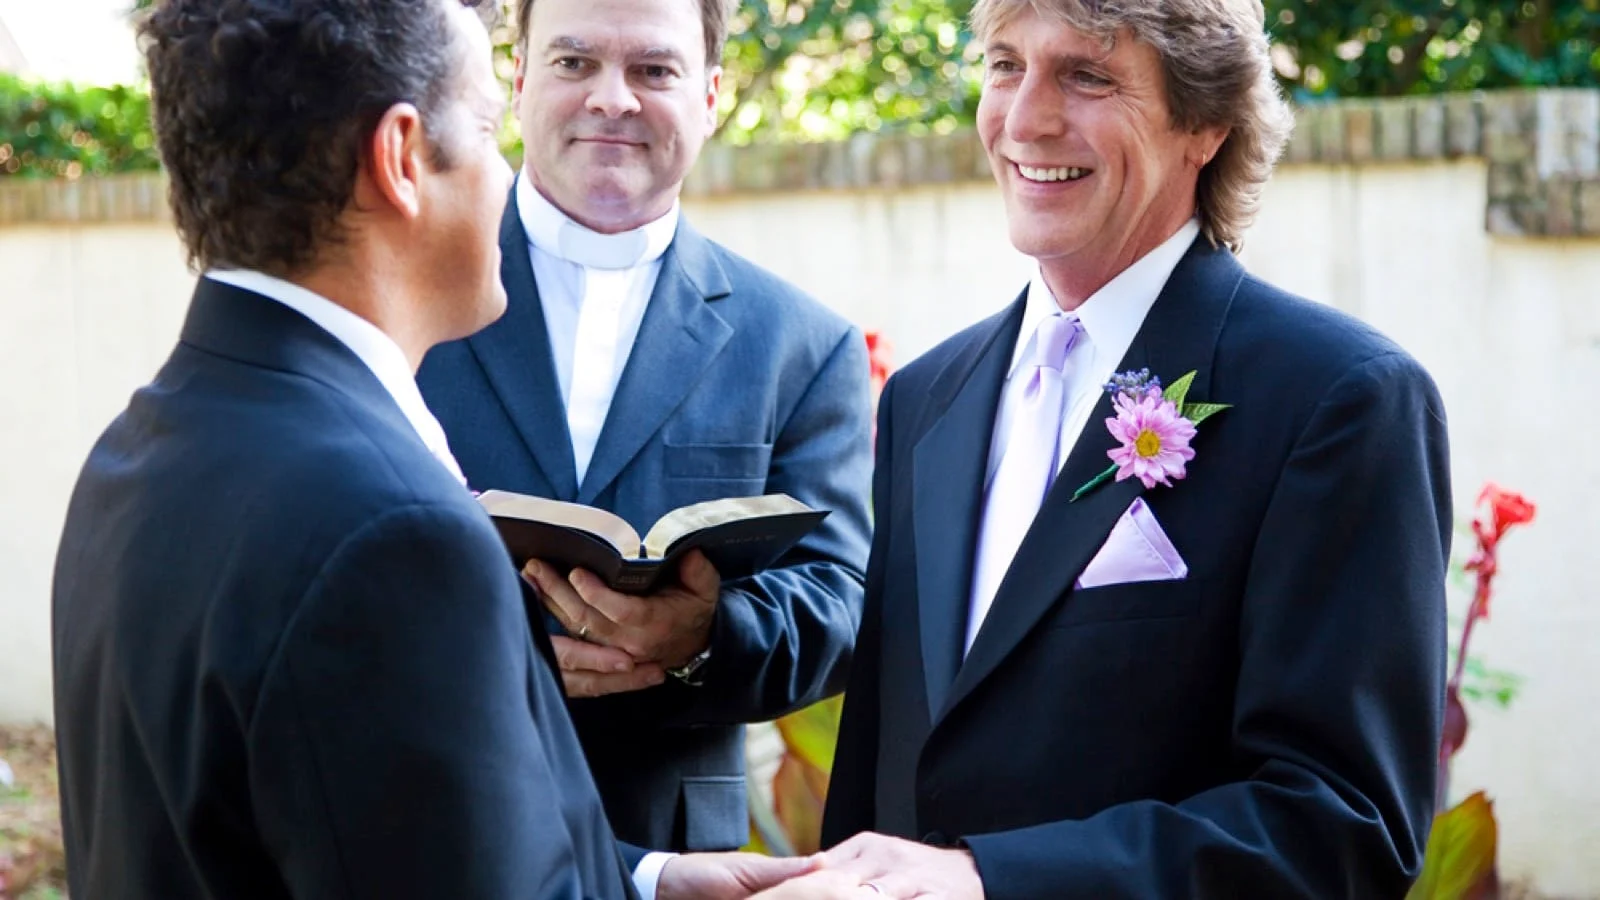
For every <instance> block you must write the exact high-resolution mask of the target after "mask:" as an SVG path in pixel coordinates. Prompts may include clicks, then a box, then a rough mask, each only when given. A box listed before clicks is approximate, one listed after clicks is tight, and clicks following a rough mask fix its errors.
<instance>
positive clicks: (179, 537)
mask: <svg viewBox="0 0 1600 900" xmlns="http://www.w3.org/2000/svg"><path fill="white" fill-rule="evenodd" d="M140 30H141V33H142V36H143V38H144V39H145V41H146V42H147V55H148V62H149V69H150V75H151V81H152V86H153V88H154V94H153V102H154V112H155V125H156V131H157V134H158V137H159V141H160V149H161V153H162V157H163V160H164V162H165V163H166V165H167V168H168V171H169V172H170V174H171V177H172V192H171V198H172V202H173V208H174V212H175V216H176V220H177V224H178V228H179V231H180V232H181V233H182V236H183V238H184V240H185V242H186V243H187V246H188V251H189V255H190V258H191V261H192V263H193V264H194V265H195V266H196V267H197V268H199V269H201V270H202V271H204V272H205V277H203V278H202V279H201V280H200V282H199V285H198V286H197V288H196V290H195V293H194V298H193V300H192V302H191V305H190V309H189V314H188V317H187V320H186V322H185V323H184V326H183V332H182V336H181V338H180V340H179V343H178V346H177V348H176V349H175V350H174V351H173V353H172V356H171V358H170V359H169V360H168V361H167V363H166V364H165V366H163V368H162V369H161V371H160V373H159V374H158V375H157V376H156V379H155V381H154V382H153V383H152V384H150V385H149V386H147V387H145V388H143V389H142V390H140V391H139V392H138V393H137V394H136V395H135V396H134V397H133V399H132V401H131V402H130V404H129V406H128V408H127V410H126V411H125V412H124V413H123V414H122V415H121V416H119V417H118V418H117V420H116V421H115V422H113V423H112V424H111V426H110V427H109V428H107V430H106V431H105V433H104V434H103V435H102V437H101V439H100V440H99V442H98V443H97V444H96V445H95V447H94V449H93V451H92V452H91V454H90V456H89V458H88V461H87V463H86V464H85V466H84V469H83V472H82V474H81V476H80V479H79V482H78V486H77V489H76V491H75V492H74V495H73V499H72V503H71V507H70V509H69V511H68V514H67V521H66V526H65V531H64V533H63V536H62V540H61V546H60V551H59V556H58V560H57V567H56V575H55V588H54V662H55V679H56V680H55V690H56V706H55V709H56V728H57V737H58V749H59V753H60V770H61V771H60V775H61V781H60V784H61V805H62V817H63V825H64V828H65V838H66V851H67V867H68V875H69V881H70V883H71V890H72V895H73V896H75V897H86V898H87V897H92V898H97V900H98V898H120V897H128V898H152V900H154V898H159V900H178V898H186V897H194V898H201V897H228V898H251V897H261V898H280V897H296V898H311V897H318V898H320V897H374V898H377V897H381V898H403V897H428V898H436V897H449V898H485V900H487V898H494V900H503V898H509V897H537V898H541V900H546V898H568V900H578V898H580V897H581V898H624V897H634V896H636V894H635V891H634V886H633V885H632V884H631V883H630V877H629V872H628V870H627V869H626V868H625V865H624V861H623V856H622V854H619V848H618V845H617V844H616V842H615V840H614V838H613V836H612V833H611V831H610V829H609V827H608V825H607V822H606V818H605V814H604V810H603V807H602V804H601V801H600V798H599V796H598V794H597V793H596V791H595V788H594V785H593V782H592V781H591V779H590V777H589V775H588V772H587V771H586V769H585V767H584V763H583V758H582V753H581V750H580V748H579V745H578V741H577V738H576V735H575V734H574V733H573V730H572V726H571V723H570V721H569V719H568V718H567V714H566V711H565V709H564V704H565V699H564V697H563V696H562V694H561V692H560V689H559V688H558V687H557V684H556V681H555V678H554V675H553V674H552V671H553V670H552V668H551V665H552V663H551V662H550V661H549V659H548V655H549V652H550V651H549V645H548V641H547V640H546V639H545V637H544V635H543V634H542V633H533V634H532V635H531V636H530V630H529V628H528V624H527V619H526V614H525V612H524V605H523V599H522V592H521V589H520V582H519V580H518V578H517V574H516V571H515V569H514V567H513V566H512V565H511V564H510V561H509V558H508V556H507V554H506V552H505V550H504V548H503V547H502V546H501V544H500V541H499V540H498V538H497V536H496V534H495V532H494V529H493V526H492V525H491V524H490V522H489V520H488V518H487V516H486V515H485V514H484V513H483V511H482V510H481V509H480V508H479V507H478V505H477V504H476V503H474V502H473V500H472V497H471V495H470V494H469V493H468V492H467V490H466V489H465V488H464V487H463V485H462V483H461V481H460V480H459V475H460V473H459V470H457V469H456V468H455V462H454V460H453V459H452V458H451V455H450V452H449V448H448V446H447V445H446V443H445V439H444V433H443V431H442V430H441V429H440V428H439V426H438V423H437V422H436V421H435V420H434V419H433V417H432V416H431V415H430V414H429V413H428V410H427V407H426V406H425V405H424V404H423V402H422V398H421V395H420V394H419V392H418V391H417V388H416V384H415V382H414V381H413V371H414V369H415V366H416V364H417V362H418V361H419V360H420V359H421V358H422V356H423V354H424V353H425V352H426V351H427V349H428V348H429V347H430V346H432V345H433V344H435V343H438V342H439V341H442V340H450V339H455V338H459V337H462V336H464V335H466V334H470V333H471V332H473V331H474V330H476V329H478V328H480V327H482V326H483V325H484V324H486V323H488V322H490V321H492V320H493V319H494V318H495V317H496V316H498V315H499V314H500V313H501V311H502V310H503V308H504V304H505V294H504V291H503V289H502V288H501V286H500V283H499V280H498V277H497V275H498V259H497V258H496V254H495V250H494V247H493V234H494V230H495V227H496V225H497V220H498V215H497V213H496V208H497V205H498V203H499V200H500V198H501V197H503V196H504V193H505V191H506V190H507V188H508V186H509V183H510V172H509V170H508V168H507V166H506V164H505V162H504V160H503V159H502V158H501V157H500V155H499V148H498V146H497V143H496V140H495V135H496V132H497V130H498V126H499V124H500V121H501V118H502V116H503V113H504V108H505V104H504V100H503V99H502V97H501V94H500V88H499V85H498V83H497V82H496V80H495V78H494V74H493V70H492V68H491V65H490V49H489V41H488V36H487V33H486V32H485V30H484V28H483V27H482V25H481V24H480V23H479V22H478V21H477V19H476V18H475V17H474V15H473V14H472V12H470V11H469V10H468V9H466V8H465V7H464V6H463V5H462V4H461V3H460V2H458V0H387V2H385V3H381V4H372V3H368V2H362V0H319V2H316V3H312V2H304V0H297V2H281V0H277V2H268V0H228V2H223V0H168V2H165V3H162V4H160V5H158V6H157V7H156V9H155V10H154V12H153V13H152V14H151V15H150V17H149V18H148V19H147V20H145V22H144V23H143V24H142V26H141V29H140ZM536 644H537V645H538V649H537V650H536ZM628 855H629V856H631V857H632V861H633V862H637V861H638V859H639V857H640V856H641V855H642V854H641V853H639V852H638V851H630V852H629V854H628ZM807 868H810V864H809V863H807V862H805V861H783V860H765V859H762V858H759V857H753V856H748V855H744V854H727V855H722V856H710V857H677V858H674V859H673V860H671V861H668V863H667V865H666V867H665V868H664V870H663V871H661V872H659V878H660V880H659V884H652V885H651V891H650V893H652V894H655V895H656V896H657V897H659V898H661V900H666V898H673V897H676V898H682V897H697V898H698V897H723V898H729V900H732V898H742V897H745V896H747V895H748V894H750V893H751V892H752V891H754V890H757V889H759V888H761V887H763V886H765V885H769V884H772V883H775V882H776V881H779V880H781V879H782V878H784V877H786V876H788V875H792V874H797V873H798V872H801V871H804V870H805V869H807ZM654 877H655V875H652V879H654ZM831 877H832V878H833V879H834V880H833V881H831V882H822V881H819V882H816V883H815V885H814V886H813V888H812V890H816V889H820V888H822V887H824V886H827V885H831V886H832V887H834V888H838V889H839V890H841V891H843V890H845V889H847V887H848V879H843V878H842V877H841V876H839V875H833V876H831ZM656 887H659V893H656V890H655V889H656ZM858 893H859V891H858ZM782 896H792V897H796V898H799V897H806V896H815V894H808V893H807V892H806V888H805V887H804V886H803V885H802V884H801V883H800V882H796V883H795V887H793V888H786V889H785V892H784V894H783V895H782Z"/></svg>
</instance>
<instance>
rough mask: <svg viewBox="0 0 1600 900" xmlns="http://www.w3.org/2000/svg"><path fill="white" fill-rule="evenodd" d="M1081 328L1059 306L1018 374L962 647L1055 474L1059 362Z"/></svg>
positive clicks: (989, 498)
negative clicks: (1018, 387)
mask: <svg viewBox="0 0 1600 900" xmlns="http://www.w3.org/2000/svg"><path fill="white" fill-rule="evenodd" d="M1082 333H1083V326H1082V324H1080V323H1079V322H1078V319H1077V317H1076V316H1072V317H1068V316H1065V315H1061V314H1059V313H1058V314H1056V315H1052V316H1050V317H1049V318H1047V319H1045V320H1044V321H1043V322H1040V323H1039V329H1038V331H1036V332H1035V333H1034V342H1033V354H1032V356H1031V357H1029V359H1028V360H1027V362H1026V363H1025V365H1024V367H1023V368H1021V369H1019V370H1018V371H1017V374H1016V376H1015V377H1021V378H1026V379H1027V383H1026V385H1025V386H1024V387H1023V390H1022V393H1021V396H1020V397H1018V398H1017V399H1016V400H1014V401H1013V402H1014V403H1015V404H1016V405H1015V407H1014V409H1013V410H1012V415H1011V420H1010V423H1009V426H1008V430H1007V434H1006V442H1005V449H1004V451H1003V453H1002V454H1001V457H1000V466H999V468H998V469H996V470H995V473H994V481H993V482H992V483H990V485H989V491H988V494H987V495H986V496H985V498H984V504H983V524H982V526H981V528H980V530H979V531H978V549H977V558H976V561H975V563H974V565H973V570H972V600H971V606H970V612H969V614H968V616H967V638H966V643H965V644H964V645H963V646H964V650H963V654H965V651H966V650H970V649H972V642H973V640H974V639H976V638H977V636H978V628H979V627H980V626H981V625H982V624H983V620H984V617H985V616H986V615H988V612H989V606H990V604H992V603H993V602H994V595H995V592H996V591H997V590H999V588H1000V581H1001V579H1002V578H1004V577H1005V574H1006V570H1007V569H1009V568H1010V567H1011V559H1012V557H1014V556H1016V554H1017V547H1018V546H1020V545H1021V544H1022V536H1023V535H1025V534H1027V532H1028V527H1029V526H1030V525H1032V524H1033V517H1034V515H1035V514H1036V513H1038V512H1039V504H1040V503H1042V502H1043V501H1044V496H1045V494H1046V493H1047V492H1048V491H1049V490H1050V485H1051V483H1052V482H1054V481H1055V476H1056V469H1057V463H1058V460H1057V459H1056V455H1057V449H1056V448H1057V445H1058V443H1059V442H1060V439H1061V417H1062V412H1063V410H1062V406H1063V398H1064V397H1065V388H1064V386H1063V385H1062V382H1061V369H1062V366H1063V365H1064V364H1065V363H1066V360H1067V354H1068V353H1070V352H1071V351H1072V347H1073V345H1074V344H1076V343H1077V341H1078V335H1080V334H1082Z"/></svg>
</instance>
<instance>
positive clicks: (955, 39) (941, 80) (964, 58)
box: [721, 0, 980, 144]
mask: <svg viewBox="0 0 1600 900" xmlns="http://www.w3.org/2000/svg"><path fill="white" fill-rule="evenodd" d="M971 9H972V2H971V0H831V2H830V0H744V2H742V3H741V4H740V6H739V9H738V11H737V12H736V14H735V15H734V18H733V21H732V24H731V27H730V31H731V36H730V38H729V41H728V49H727V52H726V54H725V55H724V57H723V62H724V70H725V71H724V78H723V88H724V91H723V104H722V107H723V113H724V125H723V128H722V132H721V138H722V139H723V140H724V141H727V142H729V143H735V144H743V143H748V142H750V141H753V140H758V139H759V140H796V139H798V140H837V139H841V138H845V137H849V136H850V135H851V134H852V133H854V132H857V131H863V130H865V131H878V130H884V129H902V130H906V131H910V132H912V133H926V132H929V131H932V132H941V133H943V132H948V131H950V130H952V129H954V128H955V127H956V126H957V125H961V124H965V123H968V122H971V121H972V119H973V115H974V112H975V110H976V106H977V100H978V86H979V75H980V73H979V69H978V66H977V48H976V47H972V46H970V42H971V37H972V35H971V33H970V31H969V30H968V29H967V15H968V13H970V12H971Z"/></svg>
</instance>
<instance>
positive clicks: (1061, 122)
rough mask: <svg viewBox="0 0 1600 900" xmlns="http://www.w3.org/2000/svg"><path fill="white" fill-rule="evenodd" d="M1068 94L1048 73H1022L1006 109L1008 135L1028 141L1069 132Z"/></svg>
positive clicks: (1023, 141)
mask: <svg viewBox="0 0 1600 900" xmlns="http://www.w3.org/2000/svg"><path fill="white" fill-rule="evenodd" d="M1067 102H1068V101H1067V95H1066V92H1065V91H1062V90H1061V86H1060V85H1058V84H1056V83H1055V81H1054V79H1052V78H1051V77H1049V75H1047V74H1042V73H1041V74H1035V72H1033V71H1030V72H1028V73H1027V74H1026V75H1024V76H1023V79H1022V84H1021V85H1019V86H1018V87H1017V92H1016V94H1015V95H1014V96H1013V97H1012V98H1011V109H1010V110H1008V111H1007V112H1006V137H1008V138H1010V139H1011V140H1013V141H1016V142H1017V143H1024V144H1025V143H1029V142H1032V141H1038V140H1043V139H1046V138H1053V137H1060V136H1061V135H1062V134H1063V133H1064V132H1065V131H1066V120H1067V115H1066V114H1067Z"/></svg>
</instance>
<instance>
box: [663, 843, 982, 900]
mask: <svg viewBox="0 0 1600 900" xmlns="http://www.w3.org/2000/svg"><path fill="white" fill-rule="evenodd" d="M689 898H693V900H746V898H749V900H886V898H896V900H901V898H904V900H911V898H917V900H983V885H982V883H981V882H979V880H978V869H977V866H976V865H975V864H974V863H973V861H972V855H971V854H970V853H968V852H966V851H965V850H950V849H943V848H939V847H929V846H927V845H925V844H918V843H915V842H913V841H906V840H901V839H899V838H892V837H886V836H884V835H881V834H859V835H856V836H855V837H853V838H851V839H850V840H848V841H845V842H844V843H842V844H840V845H839V846H837V847H835V848H833V849H832V850H829V851H827V852H826V853H818V854H815V855H813V856H809V857H798V858H796V857H790V858H769V857H764V856H758V855H756V854H751V853H705V854H689V855H686V856H678V857H674V858H673V859H672V860H670V861H669V862H668V863H667V865H666V867H665V868H663V869H662V871H661V880H660V882H659V884H658V886H657V889H656V900H689Z"/></svg>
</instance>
